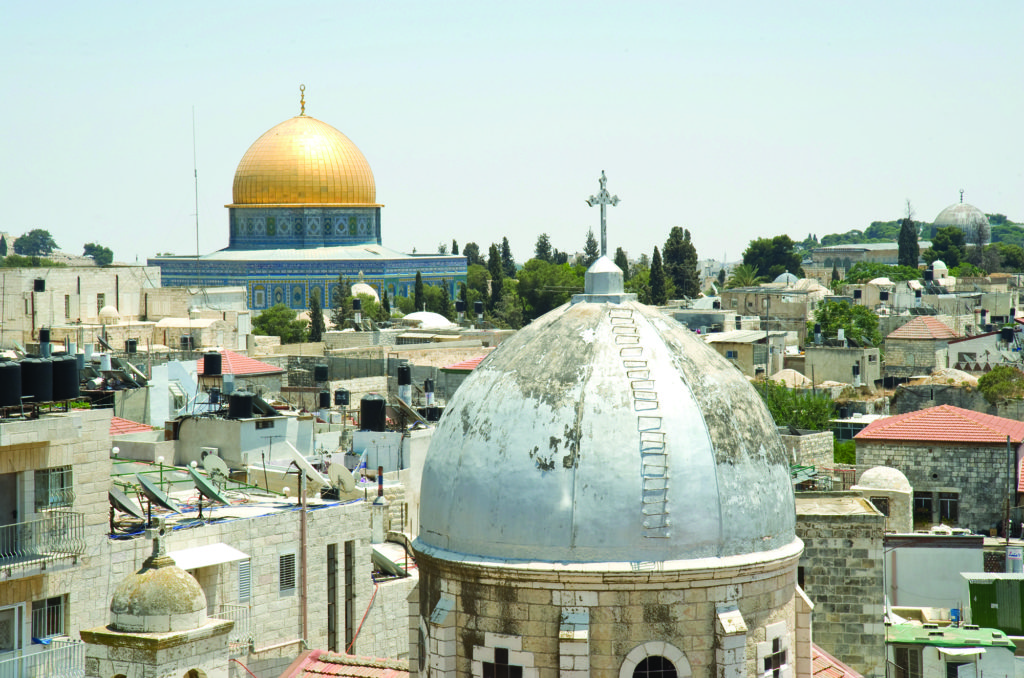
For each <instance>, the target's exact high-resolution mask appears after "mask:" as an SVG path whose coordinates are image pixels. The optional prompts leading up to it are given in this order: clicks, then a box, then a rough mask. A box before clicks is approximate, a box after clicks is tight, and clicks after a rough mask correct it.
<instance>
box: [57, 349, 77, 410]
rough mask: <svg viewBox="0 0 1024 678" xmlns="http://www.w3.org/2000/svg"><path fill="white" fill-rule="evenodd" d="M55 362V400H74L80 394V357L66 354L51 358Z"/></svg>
mask: <svg viewBox="0 0 1024 678" xmlns="http://www.w3.org/2000/svg"><path fill="white" fill-rule="evenodd" d="M51 362H52V363H53V400H54V401H55V402H60V401H63V400H74V399H75V398H77V397H78V395H79V390H78V385H79V378H78V359H77V358H75V356H73V355H64V356H59V357H57V358H53V359H52V360H51Z"/></svg>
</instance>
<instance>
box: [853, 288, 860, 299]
mask: <svg viewBox="0 0 1024 678" xmlns="http://www.w3.org/2000/svg"><path fill="white" fill-rule="evenodd" d="M853 298H854V299H860V290H854V291H853Z"/></svg>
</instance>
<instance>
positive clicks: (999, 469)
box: [854, 405, 1024, 533]
mask: <svg viewBox="0 0 1024 678" xmlns="http://www.w3.org/2000/svg"><path fill="white" fill-rule="evenodd" d="M1007 439H1009V447H1011V449H1010V450H1009V451H1008V450H1007V447H1008V440H1007ZM854 440H855V441H856V442H857V464H859V465H867V466H889V467H892V468H895V469H898V470H899V471H900V472H902V473H903V475H905V476H906V479H907V480H908V481H909V483H910V485H911V486H912V487H913V491H914V524H915V526H920V527H925V528H927V527H929V526H931V525H933V524H936V523H944V524H946V525H951V526H961V527H967V528H969V529H970V530H972V531H983V532H986V533H987V532H988V531H989V529H990V528H991V527H993V526H995V525H997V524H998V523H999V522H1000V520H1001V519H1002V518H1003V515H1004V511H1005V502H1006V500H1007V496H1008V495H1010V498H1011V500H1012V501H1013V502H1014V503H1013V505H1016V496H1015V493H1016V488H1017V482H1018V477H1017V475H1018V472H1017V467H1018V462H1019V460H1020V459H1021V456H1022V448H1021V442H1022V441H1024V423H1022V422H1019V421H1014V420H1012V419H1004V418H1002V417H994V416H992V415H989V414H982V413H980V412H974V411H972V410H964V409H961V408H959V407H953V406H951V405H940V406H938V407H930V408H928V409H926V410H920V411H917V412H910V413H907V414H900V415H896V416H894V417H887V418H885V419H879V420H877V421H875V422H873V423H871V424H870V425H868V427H867V428H865V429H864V430H863V431H861V432H860V433H858V434H857V435H856V436H855V437H854ZM1011 488H1012V490H1011ZM1011 492H1012V493H1014V494H1012V495H1011V494H1010V493H1011Z"/></svg>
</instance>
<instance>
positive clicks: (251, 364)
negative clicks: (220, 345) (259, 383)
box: [198, 349, 284, 375]
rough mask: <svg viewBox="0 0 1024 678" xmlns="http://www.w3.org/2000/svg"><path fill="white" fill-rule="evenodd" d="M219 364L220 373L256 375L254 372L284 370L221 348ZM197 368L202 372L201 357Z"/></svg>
mask: <svg viewBox="0 0 1024 678" xmlns="http://www.w3.org/2000/svg"><path fill="white" fill-rule="evenodd" d="M220 355H221V359H220V362H221V365H220V370H221V373H222V374H235V375H256V374H280V373H282V372H284V370H282V369H281V368H280V367H274V366H273V365H268V364H267V363H264V362H260V361H259V360H256V359H255V358H249V357H247V356H244V355H241V354H240V353H235V352H234V351H228V350H226V349H225V350H223V351H221V352H220ZM198 362H199V364H198V370H199V374H203V358H200V359H199V361H198Z"/></svg>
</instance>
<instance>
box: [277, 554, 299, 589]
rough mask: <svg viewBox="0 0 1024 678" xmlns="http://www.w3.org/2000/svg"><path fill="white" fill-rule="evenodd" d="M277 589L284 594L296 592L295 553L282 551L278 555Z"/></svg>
mask: <svg viewBox="0 0 1024 678" xmlns="http://www.w3.org/2000/svg"><path fill="white" fill-rule="evenodd" d="M277 563H278V579H277V590H278V592H279V593H280V594H281V595H282V596H290V595H292V594H293V593H295V554H294V553H282V554H281V555H279V556H278V557H277Z"/></svg>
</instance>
